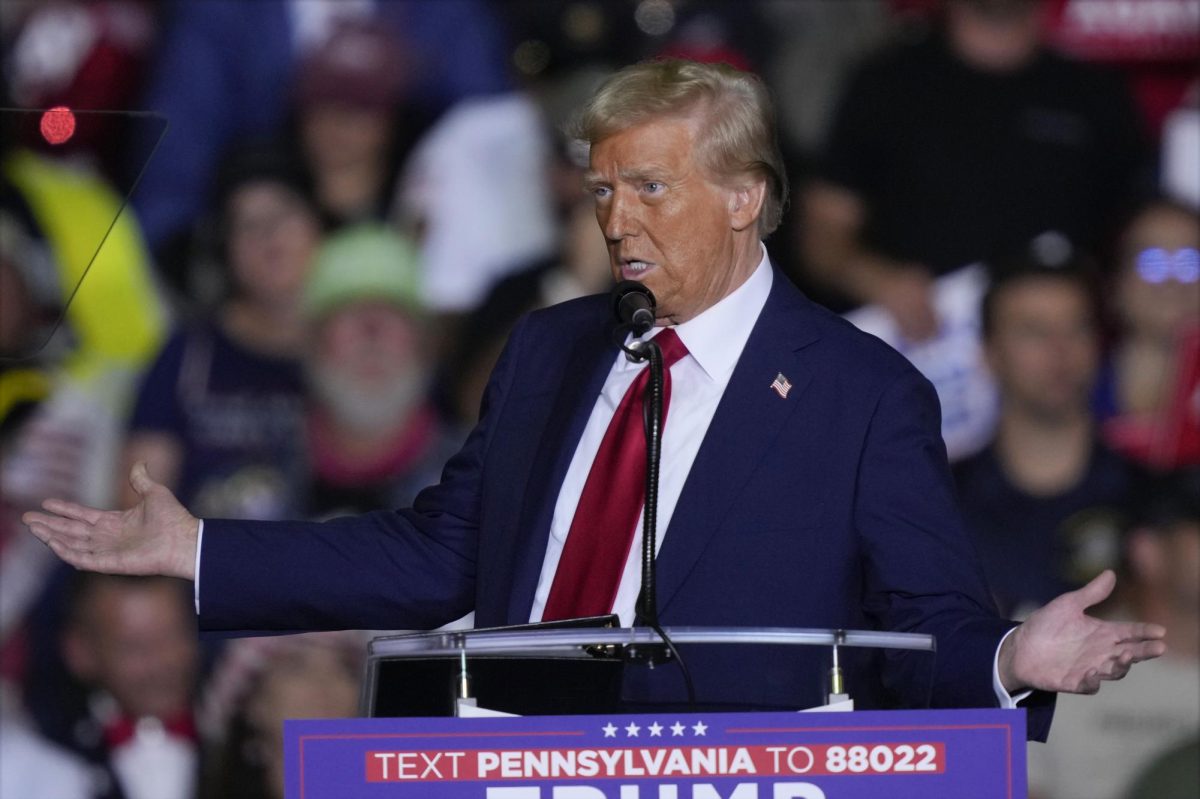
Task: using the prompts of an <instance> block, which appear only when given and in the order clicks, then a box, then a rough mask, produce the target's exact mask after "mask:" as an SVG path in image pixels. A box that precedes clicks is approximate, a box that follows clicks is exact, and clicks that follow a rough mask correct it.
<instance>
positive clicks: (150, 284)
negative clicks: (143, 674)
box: [0, 114, 166, 681]
mask: <svg viewBox="0 0 1200 799" xmlns="http://www.w3.org/2000/svg"><path fill="white" fill-rule="evenodd" d="M26 116H28V117H31V118H33V119H34V120H35V121H36V115H24V114H17V115H12V114H6V115H4V117H3V118H0V126H3V128H4V129H5V131H8V130H11V129H12V127H11V126H12V124H14V122H19V121H20V119H18V117H19V118H21V119H23V118H25V117H26ZM6 143H8V142H6ZM0 170H2V173H3V174H2V177H0V670H2V672H3V674H4V675H5V676H6V677H8V678H9V679H13V680H16V681H19V680H20V679H21V678H22V677H23V675H24V672H25V670H26V669H27V668H28V666H29V661H28V657H27V653H28V649H27V646H26V645H27V643H28V632H29V627H28V624H27V621H28V620H27V616H28V614H29V613H30V612H31V611H36V610H37V609H38V607H39V605H38V603H37V602H36V600H37V597H38V596H39V594H41V593H42V592H43V590H44V588H45V583H46V580H47V579H48V578H49V575H50V574H51V573H52V570H53V569H54V568H55V567H57V566H58V564H57V563H55V559H54V558H53V557H52V555H51V553H50V552H48V551H47V550H46V548H45V547H44V546H39V545H38V544H37V543H35V542H31V541H29V536H28V535H27V534H26V533H25V531H24V530H23V529H22V526H21V525H20V523H19V521H18V518H19V516H20V513H21V512H22V510H26V509H29V508H32V507H36V506H38V505H39V504H40V503H41V502H42V500H44V499H46V498H47V497H50V496H61V497H67V498H70V499H75V500H78V501H81V502H87V503H91V504H96V505H99V506H101V507H105V506H109V505H111V504H112V502H113V499H114V496H113V484H112V474H113V471H114V468H115V465H116V463H117V460H118V455H119V448H120V438H121V428H122V427H123V424H124V418H125V416H126V415H127V413H128V405H129V401H130V399H131V396H132V393H133V389H134V386H135V381H136V376H137V374H138V373H139V372H140V371H141V369H142V368H143V366H144V364H145V362H146V361H147V360H148V359H149V358H150V357H152V356H153V353H154V352H155V351H156V350H157V349H158V347H159V346H160V344H161V340H162V336H163V332H164V328H165V325H166V313H165V308H164V305H163V303H162V302H161V300H160V298H159V295H158V292H157V291H156V288H155V285H154V281H153V279H152V274H151V266H150V263H149V259H148V256H147V253H146V250H145V246H144V244H143V242H142V238H141V233H140V231H139V229H138V226H137V222H136V220H135V219H134V218H133V216H132V214H123V213H121V214H119V212H120V211H121V208H122V205H121V200H120V198H119V196H118V195H116V193H115V192H114V191H113V190H112V189H111V188H110V187H109V185H108V184H107V183H105V182H104V181H103V180H101V179H100V178H99V177H97V176H96V175H95V174H94V173H93V172H91V171H90V170H87V169H84V168H82V167H79V166H74V167H69V166H66V165H64V164H63V163H61V162H59V161H57V160H54V159H50V158H48V157H46V156H42V155H37V154H34V153H32V152H30V151H28V150H22V149H16V150H8V151H6V152H5V153H4V155H3V158H2V159H0ZM85 278H86V279H85ZM68 571H69V570H68Z"/></svg>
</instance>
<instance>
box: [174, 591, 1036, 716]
mask: <svg viewBox="0 0 1200 799" xmlns="http://www.w3.org/2000/svg"><path fill="white" fill-rule="evenodd" d="M196 574H197V576H198V575H199V574H200V572H196ZM197 596H199V595H197ZM1015 629H1017V628H1016V627H1013V628H1012V630H1009V631H1008V632H1006V633H1005V634H1004V637H1003V638H1001V639H1000V643H999V644H998V645H997V646H996V654H995V655H994V656H993V657H992V690H993V691H995V692H996V701H997V702H999V703H1000V707H1001V708H1002V709H1004V710H1012V709H1013V708H1015V707H1016V706H1017V705H1019V704H1020V703H1021V702H1024V701H1025V700H1026V699H1028V698H1029V695H1030V694H1032V693H1033V691H1022V692H1021V693H1019V694H1017V695H1016V696H1013V695H1012V694H1010V693H1009V692H1008V691H1006V690H1004V684H1003V683H1001V682H1000V647H1002V646H1004V642H1005V640H1006V639H1007V638H1008V636H1010V635H1012V634H1013V630H1015Z"/></svg>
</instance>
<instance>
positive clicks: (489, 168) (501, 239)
mask: <svg viewBox="0 0 1200 799" xmlns="http://www.w3.org/2000/svg"><path fill="white" fill-rule="evenodd" d="M550 155H551V153H550V142H549V140H548V137H547V135H546V131H545V129H544V126H543V123H542V117H541V115H540V113H539V111H538V108H537V106H536V105H535V104H534V102H533V99H532V98H531V97H530V96H529V95H528V94H526V93H523V92H518V93H511V94H502V95H496V96H491V97H485V98H474V99H468V100H464V101H462V102H460V103H458V104H457V105H455V106H454V107H453V108H452V109H450V110H449V111H447V112H446V113H445V114H444V115H442V116H441V117H440V118H439V119H438V120H437V122H435V123H434V125H433V126H432V127H431V128H430V129H429V131H428V132H426V134H425V135H424V136H423V137H422V138H421V139H420V140H419V141H418V142H417V144H416V145H415V147H414V148H413V151H412V154H411V155H410V157H409V160H408V162H407V163H406V164H405V167H404V174H403V176H402V178H401V183H400V189H399V192H400V194H399V197H398V198H397V203H396V212H397V213H396V220H395V221H397V222H398V223H399V224H400V226H401V228H402V229H404V230H406V231H411V232H412V233H413V235H414V237H415V238H416V239H417V240H418V241H419V242H420V247H421V261H422V264H423V272H422V281H421V292H422V297H423V301H424V304H425V306H426V307H428V308H429V309H430V310H431V311H433V312H435V313H438V314H443V315H455V314H462V313H466V312H469V311H470V310H471V309H472V308H474V307H475V306H476V305H477V304H478V303H479V302H480V301H482V300H483V298H484V296H485V295H486V294H487V291H488V289H489V288H490V287H491V286H492V284H493V283H494V282H495V281H496V280H497V279H499V278H501V277H503V276H504V275H506V274H508V273H510V272H512V271H514V270H515V269H518V268H519V267H521V266H523V265H525V264H528V263H530V262H531V261H533V260H535V259H537V258H542V257H545V256H546V255H548V254H549V253H550V252H552V251H553V249H554V237H555V231H554V219H553V209H552V207H551V200H550V196H549V193H548V190H547V188H546V187H547V180H546V170H547V165H548V162H549V160H550Z"/></svg>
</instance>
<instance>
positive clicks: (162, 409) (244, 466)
mask: <svg viewBox="0 0 1200 799" xmlns="http://www.w3.org/2000/svg"><path fill="white" fill-rule="evenodd" d="M221 198H222V199H221V221H222V228H223V237H222V238H223V243H224V248H223V255H224V260H225V263H226V264H227V267H228V273H229V281H230V284H231V287H230V288H231V292H230V295H229V297H228V299H227V300H226V301H225V302H223V303H222V304H221V306H220V307H219V308H218V310H217V312H216V313H215V314H213V315H212V316H211V317H206V318H203V319H201V320H199V321H197V322H195V323H193V324H189V325H187V326H185V327H183V328H182V329H180V330H178V331H177V332H176V333H175V334H174V335H173V336H172V337H171V339H170V341H169V342H168V343H167V345H166V347H165V348H164V349H163V351H162V353H161V354H160V355H159V357H158V360H157V362H156V363H155V364H154V366H153V367H152V368H151V369H150V370H149V372H148V373H147V375H146V377H145V380H144V382H143V384H142V388H141V393H140V394H139V396H138V400H137V403H136V406H135V408H134V411H133V416H132V419H131V421H130V434H129V439H128V441H127V443H126V446H125V462H126V466H129V465H131V464H133V463H136V462H138V461H145V462H146V463H147V464H148V466H149V468H150V472H151V474H153V475H154V476H155V478H156V479H157V480H160V481H162V482H163V483H165V484H166V485H168V486H171V487H172V488H173V490H175V491H176V493H177V494H178V495H179V497H180V499H181V501H184V502H187V503H188V504H189V507H192V508H194V509H195V510H196V512H197V513H199V514H201V515H206V516H237V517H242V516H245V517H249V518H260V519H262V518H283V517H287V516H292V515H293V514H295V513H296V512H298V511H297V499H296V497H295V495H294V492H295V489H296V481H297V479H298V474H296V473H293V472H298V471H299V470H302V469H303V465H302V464H301V463H300V451H299V442H300V440H301V438H302V436H301V430H302V420H301V417H302V405H303V391H304V389H303V377H302V370H301V365H300V354H301V350H302V348H303V342H304V326H303V319H302V314H301V310H300V299H301V293H302V290H303V286H304V280H305V277H306V275H307V274H308V269H309V263H310V261H311V259H312V253H313V251H314V249H315V248H316V246H317V242H318V240H319V236H320V229H319V225H318V221H317V217H316V213H315V210H314V208H313V205H312V200H311V199H310V194H309V191H308V187H307V185H306V183H305V182H304V181H303V179H302V177H301V175H300V173H299V172H297V171H296V168H295V166H294V165H293V164H292V163H291V162H289V161H288V160H286V159H285V158H283V157H282V156H280V155H278V154H277V153H275V152H273V151H270V150H259V149H249V150H246V151H244V152H242V153H240V154H239V155H237V156H235V157H234V158H233V159H232V160H231V161H230V163H229V164H228V166H227V168H226V170H225V176H224V180H223V181H222V187H221ZM117 473H118V474H121V475H124V474H127V473H128V469H127V468H126V469H124V470H118V472H117ZM125 491H126V493H125V494H124V496H123V501H122V506H129V505H132V504H134V502H135V501H136V500H135V498H134V497H133V496H132V494H131V492H132V488H130V487H128V486H125Z"/></svg>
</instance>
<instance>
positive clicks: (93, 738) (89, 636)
mask: <svg viewBox="0 0 1200 799" xmlns="http://www.w3.org/2000/svg"><path fill="white" fill-rule="evenodd" d="M62 647H63V654H64V658H65V660H66V663H67V665H68V667H69V669H70V671H71V674H72V675H73V676H74V678H75V679H76V680H77V681H78V682H79V684H80V686H81V687H82V689H83V691H82V692H80V693H78V694H75V693H74V692H72V693H71V695H70V696H69V697H61V698H60V701H62V703H63V705H64V706H65V707H66V709H67V712H66V714H65V715H64V716H63V717H62V718H60V719H55V720H52V721H50V724H49V728H48V729H46V730H45V731H46V733H47V735H49V736H51V737H52V738H53V739H55V740H56V741H58V742H59V743H61V744H62V745H64V746H66V747H68V748H69V749H71V750H73V751H75V752H77V753H78V754H80V755H81V756H83V757H84V758H86V759H87V760H88V761H90V762H92V763H94V764H96V765H99V766H102V767H103V769H104V770H105V771H106V772H107V776H108V784H107V785H103V786H99V787H98V789H97V793H96V795H97V797H123V799H187V798H188V797H193V796H196V793H197V784H198V780H199V769H200V755H201V752H200V746H199V743H198V739H197V736H196V726H195V721H194V717H193V710H192V703H193V700H194V692H195V687H196V686H195V680H196V674H197V669H198V665H199V664H198V658H199V649H198V647H197V644H196V624H195V619H194V612H193V609H192V606H191V593H190V587H189V586H188V585H187V584H185V583H183V582H181V581H179V580H175V579H171V578H151V577H114V576H111V575H99V574H93V573H88V572H79V573H77V576H76V579H75V581H74V584H73V585H72V595H71V598H70V602H69V616H68V621H67V625H66V627H65V629H64V630H63V633H62ZM72 700H76V701H72Z"/></svg>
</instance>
